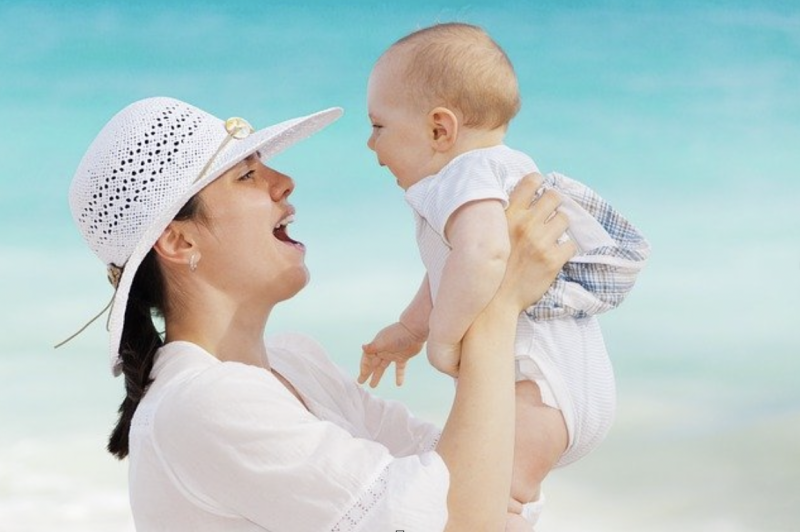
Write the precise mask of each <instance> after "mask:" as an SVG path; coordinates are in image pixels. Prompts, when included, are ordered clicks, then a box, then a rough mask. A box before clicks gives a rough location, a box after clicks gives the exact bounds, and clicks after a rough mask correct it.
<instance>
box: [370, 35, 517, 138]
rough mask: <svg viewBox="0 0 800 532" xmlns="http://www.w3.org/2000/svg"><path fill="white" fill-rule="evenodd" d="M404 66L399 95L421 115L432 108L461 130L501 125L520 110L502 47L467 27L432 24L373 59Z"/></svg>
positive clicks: (515, 85)
mask: <svg viewBox="0 0 800 532" xmlns="http://www.w3.org/2000/svg"><path fill="white" fill-rule="evenodd" d="M387 60H400V61H403V62H404V79H403V87H402V90H403V91H405V93H406V95H407V96H408V98H409V100H410V101H411V102H413V103H414V104H415V105H417V106H419V108H420V109H421V110H422V111H423V112H427V111H429V110H430V109H433V108H434V107H437V106H442V107H446V108H449V109H451V110H453V111H455V112H457V113H459V114H460V115H461V120H462V123H461V125H462V126H466V127H471V128H477V129H496V128H498V127H504V126H506V125H507V124H508V123H509V122H510V121H511V119H512V118H514V116H515V115H516V114H517V112H518V111H519V108H520V99H519V88H518V85H517V76H516V74H515V73H514V67H513V66H512V65H511V61H509V59H508V56H507V55H506V54H505V52H504V51H503V49H502V48H500V46H499V45H498V44H497V43H496V42H494V40H492V38H491V37H490V36H489V35H488V34H487V33H486V32H485V31H484V30H483V29H481V28H479V27H477V26H472V25H470V24H461V23H445V24H436V25H434V26H430V27H428V28H424V29H421V30H419V31H416V32H414V33H411V34H410V35H407V36H405V37H403V38H402V39H400V40H399V41H397V42H396V43H394V44H393V45H392V46H391V47H390V48H389V49H388V50H387V51H386V52H385V53H384V54H383V56H381V58H380V59H379V60H378V63H380V62H382V61H387Z"/></svg>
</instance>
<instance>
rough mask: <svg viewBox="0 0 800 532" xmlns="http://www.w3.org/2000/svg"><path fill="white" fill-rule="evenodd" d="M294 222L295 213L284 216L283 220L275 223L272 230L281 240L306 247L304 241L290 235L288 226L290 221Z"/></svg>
mask: <svg viewBox="0 0 800 532" xmlns="http://www.w3.org/2000/svg"><path fill="white" fill-rule="evenodd" d="M292 222H294V215H293V214H290V215H288V216H286V217H285V218H283V219H282V220H281V221H279V222H278V223H276V224H275V228H274V229H273V230H272V234H273V236H274V237H275V238H277V239H278V240H280V241H281V242H285V243H286V244H290V245H292V246H297V247H300V248H303V249H305V246H304V245H303V244H302V242H298V241H297V240H293V239H292V238H291V237H290V236H289V232H288V230H287V227H288V225H289V224H290V223H292Z"/></svg>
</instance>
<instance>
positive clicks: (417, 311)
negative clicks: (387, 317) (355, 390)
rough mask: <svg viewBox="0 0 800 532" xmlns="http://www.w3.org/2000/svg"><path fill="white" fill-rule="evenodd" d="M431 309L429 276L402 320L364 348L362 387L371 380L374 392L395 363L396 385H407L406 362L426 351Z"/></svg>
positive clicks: (361, 371)
mask: <svg viewBox="0 0 800 532" xmlns="http://www.w3.org/2000/svg"><path fill="white" fill-rule="evenodd" d="M431 306H432V304H431V290H430V286H429V284H428V276H427V275H426V276H425V278H424V279H423V280H422V283H421V284H420V286H419V290H417V294H416V295H415V296H414V299H412V300H411V303H409V305H408V306H407V307H406V309H405V310H404V311H403V313H402V314H400V320H399V321H397V322H395V323H393V324H391V325H389V326H388V327H384V328H383V329H381V330H380V331H379V332H378V334H376V335H375V338H373V339H372V341H371V342H369V343H368V344H364V345H363V346H361V349H362V354H361V368H360V373H359V375H358V382H359V383H360V384H364V383H365V382H366V381H367V379H370V382H369V385H370V386H372V387H373V388H374V387H375V386H377V385H378V383H379V382H380V380H381V378H382V377H383V373H384V371H386V368H387V367H389V364H391V363H392V362H394V363H395V383H396V384H397V386H402V385H403V380H404V379H405V369H406V362H407V361H408V359H410V358H411V357H413V356H414V355H416V354H418V353H419V352H420V351H421V350H422V345H423V344H424V343H425V339H426V338H427V337H428V320H429V318H430V314H431ZM370 377H371V378H370Z"/></svg>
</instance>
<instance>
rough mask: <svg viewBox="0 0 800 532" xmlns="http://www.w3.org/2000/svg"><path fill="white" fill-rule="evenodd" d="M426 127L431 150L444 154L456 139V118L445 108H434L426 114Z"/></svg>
mask: <svg viewBox="0 0 800 532" xmlns="http://www.w3.org/2000/svg"><path fill="white" fill-rule="evenodd" d="M428 127H429V130H430V132H431V134H430V140H431V144H432V145H433V148H434V149H435V150H436V151H439V152H445V151H447V150H449V149H450V148H452V147H453V144H455V143H456V138H457V137H458V117H457V116H456V115H455V113H454V112H453V111H451V110H450V109H448V108H447V107H436V108H434V109H432V110H431V111H430V112H429V113H428Z"/></svg>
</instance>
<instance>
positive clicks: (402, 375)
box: [394, 361, 406, 386]
mask: <svg viewBox="0 0 800 532" xmlns="http://www.w3.org/2000/svg"><path fill="white" fill-rule="evenodd" d="M405 380H406V363H405V362H399V361H397V362H395V363H394V383H395V384H396V385H397V386H402V385H403V383H404V382H405Z"/></svg>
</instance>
